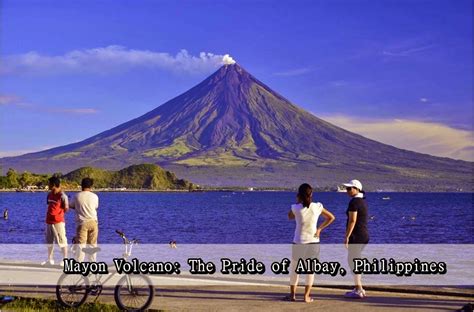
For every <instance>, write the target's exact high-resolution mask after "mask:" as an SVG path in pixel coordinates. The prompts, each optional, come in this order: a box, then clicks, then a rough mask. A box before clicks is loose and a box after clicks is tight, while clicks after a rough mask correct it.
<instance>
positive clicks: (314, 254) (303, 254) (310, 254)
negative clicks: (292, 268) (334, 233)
mask: <svg viewBox="0 0 474 312" xmlns="http://www.w3.org/2000/svg"><path fill="white" fill-rule="evenodd" d="M291 257H292V258H293V261H298V260H299V259H310V258H311V259H312V258H319V243H315V244H293V245H291Z"/></svg>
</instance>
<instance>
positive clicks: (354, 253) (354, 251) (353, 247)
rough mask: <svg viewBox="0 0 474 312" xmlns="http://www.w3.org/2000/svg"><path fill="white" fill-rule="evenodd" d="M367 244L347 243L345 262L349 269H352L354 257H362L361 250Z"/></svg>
mask: <svg viewBox="0 0 474 312" xmlns="http://www.w3.org/2000/svg"><path fill="white" fill-rule="evenodd" d="M365 246H367V244H349V248H348V255H347V262H348V263H349V267H350V268H351V271H353V270H354V259H360V258H362V251H363V250H364V248H365Z"/></svg>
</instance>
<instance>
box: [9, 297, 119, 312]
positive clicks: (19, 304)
mask: <svg viewBox="0 0 474 312" xmlns="http://www.w3.org/2000/svg"><path fill="white" fill-rule="evenodd" d="M0 297H1V296H0ZM0 311H22V312H23V311H24V312H33V311H47V312H49V311H84V312H85V311H91V312H94V311H103V312H115V311H120V310H119V308H117V307H116V306H115V305H111V304H103V303H85V304H83V305H82V306H81V307H80V308H77V309H74V308H69V309H65V308H63V307H62V306H61V305H60V304H59V303H58V302H56V301H52V300H46V299H37V298H21V297H15V300H13V301H11V302H8V303H0Z"/></svg>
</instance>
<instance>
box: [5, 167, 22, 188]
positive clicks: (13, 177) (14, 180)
mask: <svg viewBox="0 0 474 312" xmlns="http://www.w3.org/2000/svg"><path fill="white" fill-rule="evenodd" d="M7 184H8V187H9V188H17V187H18V186H20V184H19V183H18V173H17V172H16V171H15V169H13V168H9V169H8V172H7Z"/></svg>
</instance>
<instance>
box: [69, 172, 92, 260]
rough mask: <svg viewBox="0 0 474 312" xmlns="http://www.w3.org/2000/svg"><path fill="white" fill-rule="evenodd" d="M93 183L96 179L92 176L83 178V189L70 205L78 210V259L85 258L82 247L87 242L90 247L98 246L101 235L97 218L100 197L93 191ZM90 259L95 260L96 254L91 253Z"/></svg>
mask: <svg viewBox="0 0 474 312" xmlns="http://www.w3.org/2000/svg"><path fill="white" fill-rule="evenodd" d="M93 184H94V180H92V179H91V178H84V179H82V181H81V188H82V191H81V192H79V193H77V194H76V195H75V196H74V199H73V200H72V201H71V204H70V207H71V208H72V209H74V210H75V211H76V242H77V243H78V244H79V245H80V248H79V252H78V255H77V258H78V261H82V260H84V253H83V252H82V248H83V247H84V246H85V244H87V245H88V246H89V247H96V246H97V238H98V236H99V224H98V218H97V209H98V208H99V197H98V196H97V195H96V194H94V193H92V186H93ZM90 260H91V261H95V254H93V255H91V259H90Z"/></svg>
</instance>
